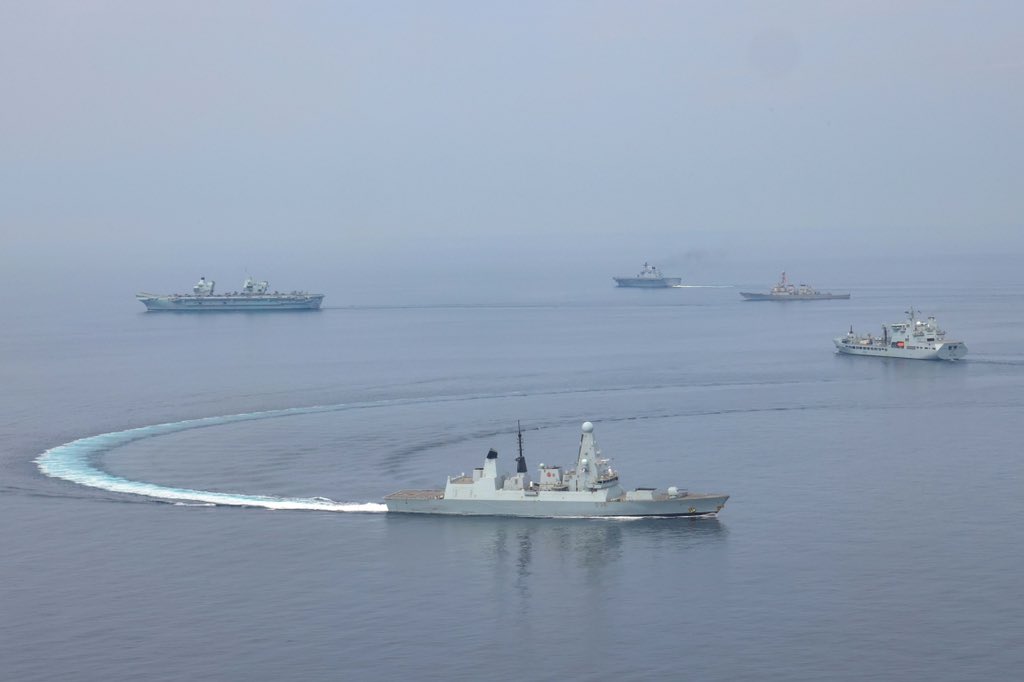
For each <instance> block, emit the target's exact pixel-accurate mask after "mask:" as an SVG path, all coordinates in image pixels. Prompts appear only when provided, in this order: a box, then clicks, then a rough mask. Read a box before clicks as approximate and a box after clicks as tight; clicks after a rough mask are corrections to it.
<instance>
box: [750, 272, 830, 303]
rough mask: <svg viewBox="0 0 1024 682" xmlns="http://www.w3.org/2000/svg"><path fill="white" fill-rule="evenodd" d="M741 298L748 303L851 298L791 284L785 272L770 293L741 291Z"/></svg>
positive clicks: (803, 285)
mask: <svg viewBox="0 0 1024 682" xmlns="http://www.w3.org/2000/svg"><path fill="white" fill-rule="evenodd" d="M740 296H742V297H743V298H745V299H746V300H748V301H828V300H832V299H847V298H850V294H849V293H845V294H833V293H832V292H831V291H818V290H817V289H814V288H812V287H810V286H808V285H806V284H800V285H796V284H791V283H790V281H789V280H788V279H787V278H786V273H785V272H783V273H782V277H780V278H779V282H778V284H776V285H775V286H773V287H772V290H771V291H769V292H768V293H757V292H750V291H741V292H740Z"/></svg>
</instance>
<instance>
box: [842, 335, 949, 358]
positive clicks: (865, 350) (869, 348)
mask: <svg viewBox="0 0 1024 682" xmlns="http://www.w3.org/2000/svg"><path fill="white" fill-rule="evenodd" d="M833 343H835V345H836V351H837V352H839V353H843V354H845V355H867V356H870V357H876V358H901V359H904V360H949V361H956V360H962V359H963V358H964V357H966V356H967V345H966V344H965V343H963V342H962V341H946V342H945V343H941V344H935V345H933V346H924V347H918V348H906V347H904V348H893V347H891V346H885V345H882V344H878V343H875V344H859V343H856V342H853V343H851V342H848V341H846V340H845V339H844V337H839V338H837V339H834V340H833Z"/></svg>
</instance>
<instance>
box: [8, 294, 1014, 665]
mask: <svg viewBox="0 0 1024 682" xmlns="http://www.w3.org/2000/svg"><path fill="white" fill-rule="evenodd" d="M738 290H739V287H736V288H732V287H722V288H714V287H709V288H699V287H698V288H687V289H673V290H667V291H627V290H615V289H613V288H611V287H607V290H605V289H601V290H598V291H593V292H585V293H569V294H565V293H560V294H557V295H556V294H552V295H550V296H545V295H544V294H543V293H541V294H538V295H533V296H530V297H526V298H525V299H524V298H517V296H516V295H515V293H503V294H495V295H492V296H489V295H488V294H487V293H480V294H477V295H475V296H474V297H473V298H471V299H468V300H467V299H465V298H463V299H458V298H452V299H450V300H446V299H445V297H444V296H440V297H437V299H436V300H414V301H413V302H409V301H405V300H401V299H400V298H398V297H396V298H395V300H391V301H383V302H380V301H375V302H372V303H365V304H359V303H351V302H350V301H346V297H345V296H344V295H343V294H332V292H328V298H327V300H326V305H327V306H328V307H326V308H325V309H324V310H322V311H320V312H319V313H294V314H291V313H286V314H273V315H266V314H264V315H260V314H251V313H237V314H225V315H212V316H204V315H169V314H145V313H144V312H142V310H141V306H138V304H136V303H134V302H133V301H131V300H130V295H128V296H126V298H125V300H124V301H118V302H117V303H113V302H112V303H110V304H109V305H108V306H106V307H104V306H102V305H101V306H99V307H98V308H97V307H93V308H90V309H88V310H86V309H74V308H73V309H70V310H61V311H60V312H59V314H56V312H55V311H54V310H53V309H52V308H48V307H45V306H32V307H31V308H29V307H25V308H24V309H17V308H15V309H14V310H13V311H12V312H9V314H8V319H7V320H6V323H5V324H4V325H3V326H2V327H0V353H2V356H0V357H2V358H3V361H2V364H0V382H2V386H3V387H4V390H3V392H2V396H0V406H2V410H0V438H2V441H0V442H2V450H0V518H2V519H3V523H2V524H0V547H2V551H0V605H2V609H3V611H2V613H3V617H2V619H0V672H2V677H3V679H12V680H13V679H17V680H53V679H61V678H67V679H96V680H99V679H125V678H128V677H129V676H138V677H140V678H144V679H149V680H182V679H222V680H236V679H237V680H243V679H298V678H302V679H306V680H338V679H399V678H415V679H479V678H483V677H489V678H491V679H499V680H501V679H521V678H527V679H532V680H564V679H593V680H612V679H640V678H654V677H657V676H664V677H669V678H672V679H702V680H764V679H780V680H781V679H785V680H821V679H836V680H853V679H865V678H867V679H901V680H918V679H920V680H964V679H983V678H988V677H991V678H1001V679H1005V678H1007V677H1013V676H1016V675H1019V672H1020V670H1024V648H1022V647H1021V646H1020V642H1021V641H1024V579H1022V577H1021V576H1022V572H1021V571H1022V566H1024V529H1022V526H1021V524H1020V523H1018V521H1019V519H1021V518H1022V517H1024V495H1022V490H1024V464H1022V458H1021V446H1020V443H1021V442H1022V441H1024V425H1022V420H1021V414H1022V404H1024V286H1022V285H1020V284H1012V285H1007V284H1006V283H1005V282H996V281H992V282H986V281H985V279H984V277H981V278H979V280H978V281H976V282H973V283H972V284H971V286H969V287H965V286H963V285H962V284H958V285H954V284H952V283H949V282H943V281H940V282H939V283H928V284H927V285H923V284H922V285H917V286H915V285H913V284H910V285H907V284H902V285H899V286H893V285H889V284H885V285H882V284H878V285H875V286H872V287H859V288H856V289H855V292H854V298H853V299H851V300H849V301H820V302H807V303H791V304H776V303H750V302H743V301H741V300H740V298H739V296H738ZM423 298H424V299H429V298H430V297H423ZM910 302H913V303H914V304H915V305H916V306H917V307H918V308H920V309H922V310H923V311H924V312H925V313H926V314H935V315H937V316H938V318H939V322H940V323H941V324H942V325H943V326H944V327H945V328H947V329H948V330H949V332H950V334H951V336H955V337H959V338H961V339H963V340H964V341H966V342H967V344H968V346H969V347H970V355H969V356H968V359H967V360H966V361H964V362H961V363H956V364H952V363H949V364H947V363H931V362H913V361H892V360H877V359H869V358H855V357H846V356H837V355H836V354H835V353H834V352H833V347H832V344H831V337H832V336H835V335H839V334H842V333H844V332H845V331H846V329H847V328H848V327H849V326H850V325H851V324H853V325H854V326H855V327H856V328H857V329H858V330H859V331H861V330H865V331H866V330H874V329H878V328H879V326H880V325H881V323H883V322H886V321H895V320H898V319H901V314H902V311H904V310H906V308H907V306H908V305H909V303H910ZM136 306H137V307H136ZM517 420H518V421H521V423H522V426H523V431H524V439H525V447H526V456H527V460H528V463H529V464H530V466H531V469H534V468H535V467H536V465H537V464H539V463H541V462H543V463H552V464H555V463H561V464H569V463H571V462H572V461H573V460H574V458H575V453H576V447H577V443H578V434H579V427H580V424H581V422H583V421H584V420H590V421H593V422H594V423H595V425H596V430H595V435H596V436H597V439H598V443H599V444H600V446H601V448H602V450H603V451H604V452H605V454H607V455H609V456H611V457H612V458H613V461H614V464H615V465H616V467H617V468H618V469H619V470H620V471H621V473H622V477H623V481H624V483H625V484H626V485H628V486H642V485H659V486H667V485H679V486H681V487H686V488H689V489H691V490H698V491H707V492H725V493H728V494H730V495H731V498H730V500H729V502H728V504H727V505H726V507H725V509H724V510H723V512H722V513H721V514H720V515H719V516H718V518H714V519H697V520H679V519H675V520H670V519H662V520H579V519H576V520H542V519H539V520H517V519H504V518H492V519H484V518H476V519H474V518H430V517H422V518H417V517H403V516H394V515H389V514H387V513H386V512H384V511H383V507H382V505H381V498H382V496H383V495H385V494H387V493H388V492H391V491H394V490H397V489H400V488H413V487H435V486H439V485H441V484H443V481H444V478H445V476H446V475H448V474H456V473H461V472H463V471H468V470H470V469H471V468H472V467H474V466H478V465H479V463H480V461H482V458H483V455H484V453H486V451H487V449H488V448H490V447H494V448H496V449H497V450H498V451H499V453H500V459H499V462H500V463H502V464H503V466H504V468H505V469H506V470H509V469H511V467H512V458H513V456H514V453H515V448H516V440H515V428H516V422H517Z"/></svg>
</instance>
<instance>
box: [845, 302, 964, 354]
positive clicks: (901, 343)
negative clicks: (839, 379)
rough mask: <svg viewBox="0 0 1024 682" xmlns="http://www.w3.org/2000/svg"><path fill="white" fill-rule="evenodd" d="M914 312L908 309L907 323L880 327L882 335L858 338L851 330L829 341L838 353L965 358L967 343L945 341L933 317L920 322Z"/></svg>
mask: <svg viewBox="0 0 1024 682" xmlns="http://www.w3.org/2000/svg"><path fill="white" fill-rule="evenodd" d="M917 312H918V311H915V310H914V309H913V308H911V309H910V310H908V311H907V315H908V316H909V317H908V318H907V319H906V320H903V321H902V322H893V323H891V324H883V325H882V335H881V336H874V335H873V334H865V335H858V334H855V333H854V332H853V327H850V331H849V332H848V333H847V334H846V336H837V337H835V338H834V339H833V340H832V341H833V342H834V343H835V345H836V350H837V351H838V352H840V353H849V354H850V355H871V356H874V357H878V358H906V359H909V360H960V359H962V358H963V357H965V356H966V355H967V344H965V343H964V342H963V341H947V340H946V332H944V331H943V330H941V329H939V325H938V324H937V323H936V322H935V317H929V318H928V319H927V320H920V319H918V318H917Z"/></svg>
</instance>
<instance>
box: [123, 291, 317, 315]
mask: <svg viewBox="0 0 1024 682" xmlns="http://www.w3.org/2000/svg"><path fill="white" fill-rule="evenodd" d="M137 298H138V299H139V302H140V303H142V304H143V305H144V306H146V310H148V311H150V312H190V313H191V312H235V311H239V310H248V311H268V310H319V309H320V304H321V303H322V302H323V299H324V297H323V295H322V294H311V295H309V296H147V295H142V294H140V295H138V296H137Z"/></svg>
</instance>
